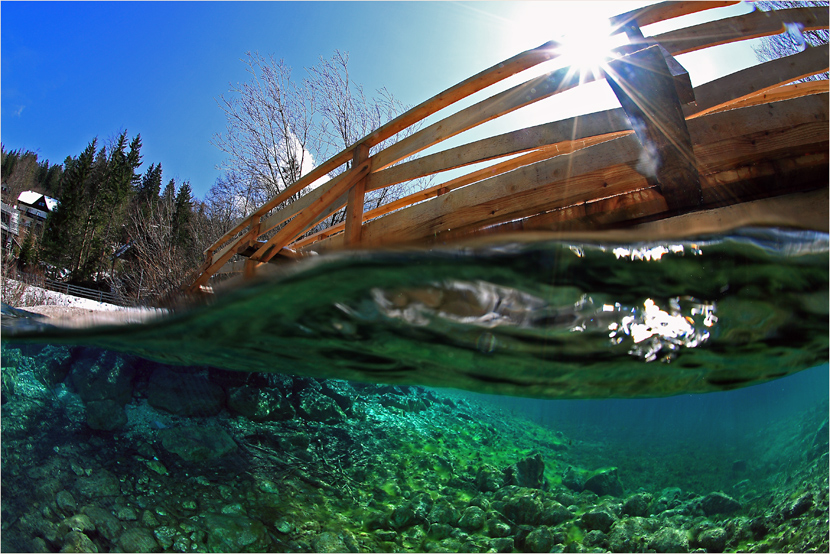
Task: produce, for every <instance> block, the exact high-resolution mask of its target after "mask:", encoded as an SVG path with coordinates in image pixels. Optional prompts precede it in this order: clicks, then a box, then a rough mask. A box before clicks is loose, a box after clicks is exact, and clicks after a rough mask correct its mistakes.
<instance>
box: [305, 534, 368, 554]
mask: <svg viewBox="0 0 830 554" xmlns="http://www.w3.org/2000/svg"><path fill="white" fill-rule="evenodd" d="M311 546H312V548H314V552H359V550H360V549H359V546H358V544H357V540H356V539H355V538H354V535H352V534H351V532H349V531H340V532H339V533H334V532H332V531H323V532H322V533H320V534H319V535H317V536H316V537H314V539H313V540H312V541H311Z"/></svg>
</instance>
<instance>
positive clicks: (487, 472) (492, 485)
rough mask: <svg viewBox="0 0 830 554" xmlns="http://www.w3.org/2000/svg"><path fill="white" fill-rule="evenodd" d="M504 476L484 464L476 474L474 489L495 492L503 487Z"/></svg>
mask: <svg viewBox="0 0 830 554" xmlns="http://www.w3.org/2000/svg"><path fill="white" fill-rule="evenodd" d="M504 482H505V475H504V472H503V471H501V470H500V469H497V468H495V467H493V466H491V465H490V464H484V465H483V466H481V467H480V468H479V469H478V473H477V474H476V487H477V488H478V490H480V491H481V492H495V491H497V490H499V489H500V488H502V487H503V486H504Z"/></svg>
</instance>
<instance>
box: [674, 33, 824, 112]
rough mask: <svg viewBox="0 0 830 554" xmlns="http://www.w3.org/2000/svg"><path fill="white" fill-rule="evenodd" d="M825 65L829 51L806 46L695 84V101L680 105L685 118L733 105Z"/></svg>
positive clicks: (816, 70)
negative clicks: (786, 54) (800, 49)
mask: <svg viewBox="0 0 830 554" xmlns="http://www.w3.org/2000/svg"><path fill="white" fill-rule="evenodd" d="M828 66H830V52H828V49H827V48H807V49H806V50H804V51H803V52H800V53H798V54H794V55H792V56H786V57H784V58H778V59H777V60H771V61H768V62H765V63H762V64H759V65H756V66H753V67H750V68H747V69H744V70H741V71H737V72H735V73H732V74H730V75H727V76H725V77H722V78H720V79H716V80H714V81H711V82H709V83H705V84H703V85H700V86H698V87H696V88H695V99H696V103H695V104H689V105H686V106H684V107H683V111H684V113H685V114H686V117H691V118H694V117H700V116H702V115H705V114H707V113H710V112H714V111H718V110H720V109H723V108H725V107H728V106H737V105H739V104H740V103H741V102H744V101H746V100H748V99H749V98H753V97H756V96H758V95H761V94H764V93H766V92H768V91H772V90H775V89H777V88H780V86H781V85H783V84H786V83H791V82H792V81H797V80H799V79H802V78H804V77H808V76H810V75H815V74H816V73H821V72H822V71H826V70H827V69H828ZM824 83H825V84H826V83H827V81H824ZM804 84H806V83H804Z"/></svg>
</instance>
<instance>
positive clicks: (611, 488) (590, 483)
mask: <svg viewBox="0 0 830 554" xmlns="http://www.w3.org/2000/svg"><path fill="white" fill-rule="evenodd" d="M584 488H585V489H586V490H589V491H591V492H595V493H597V494H598V495H599V496H605V495H610V496H622V495H623V486H622V483H621V482H620V478H619V476H618V475H617V468H615V467H613V468H610V469H603V470H601V471H599V472H597V473H595V474H594V475H592V476H591V477H590V478H588V480H586V481H585V485H584Z"/></svg>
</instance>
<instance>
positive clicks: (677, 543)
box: [649, 527, 689, 552]
mask: <svg viewBox="0 0 830 554" xmlns="http://www.w3.org/2000/svg"><path fill="white" fill-rule="evenodd" d="M649 546H650V547H651V548H653V549H654V550H656V551H657V552H688V551H689V539H688V538H687V537H686V533H685V532H684V531H680V530H678V529H672V528H671V527H663V528H662V529H660V530H659V531H657V532H656V533H655V534H654V536H653V537H652V538H651V541H650V542H649Z"/></svg>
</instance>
